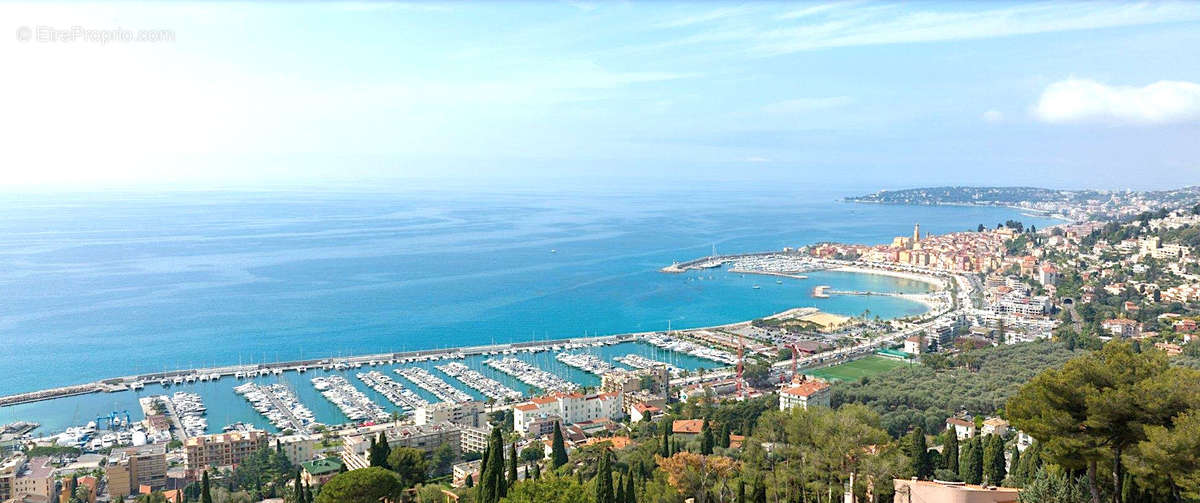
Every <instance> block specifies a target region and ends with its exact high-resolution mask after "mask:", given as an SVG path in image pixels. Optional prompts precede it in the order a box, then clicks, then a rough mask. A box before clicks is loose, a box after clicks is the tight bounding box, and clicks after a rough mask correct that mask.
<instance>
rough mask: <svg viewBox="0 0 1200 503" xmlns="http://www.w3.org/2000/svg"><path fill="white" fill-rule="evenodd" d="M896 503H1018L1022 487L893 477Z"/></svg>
mask: <svg viewBox="0 0 1200 503" xmlns="http://www.w3.org/2000/svg"><path fill="white" fill-rule="evenodd" d="M892 484H893V486H894V487H895V490H896V495H895V496H894V497H893V501H894V502H895V503H1016V501H1017V499H1018V495H1019V494H1020V493H1021V490H1020V489H1017V488H1012V487H983V486H977V485H970V484H963V483H961V482H939V481H935V480H916V477H913V478H912V479H893V480H892Z"/></svg>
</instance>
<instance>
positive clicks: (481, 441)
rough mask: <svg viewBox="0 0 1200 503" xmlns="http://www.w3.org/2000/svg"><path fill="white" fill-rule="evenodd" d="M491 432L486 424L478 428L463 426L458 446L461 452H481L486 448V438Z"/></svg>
mask: <svg viewBox="0 0 1200 503" xmlns="http://www.w3.org/2000/svg"><path fill="white" fill-rule="evenodd" d="M491 432H492V430H491V429H490V428H489V427H488V425H487V424H484V425H483V426H480V427H478V428H472V427H470V426H463V427H462V433H461V438H460V439H459V445H460V446H461V450H462V452H483V450H484V449H485V448H487V443H488V437H489V436H490V435H491Z"/></svg>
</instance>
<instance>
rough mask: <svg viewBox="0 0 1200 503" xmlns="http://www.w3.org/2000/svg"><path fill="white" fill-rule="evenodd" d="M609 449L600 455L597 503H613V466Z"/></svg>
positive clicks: (597, 473)
mask: <svg viewBox="0 0 1200 503" xmlns="http://www.w3.org/2000/svg"><path fill="white" fill-rule="evenodd" d="M608 457H609V452H608V450H607V449H605V450H604V452H603V453H601V454H600V467H599V468H598V469H597V470H596V498H595V501H596V503H613V481H612V464H611V462H610V461H609V460H608Z"/></svg>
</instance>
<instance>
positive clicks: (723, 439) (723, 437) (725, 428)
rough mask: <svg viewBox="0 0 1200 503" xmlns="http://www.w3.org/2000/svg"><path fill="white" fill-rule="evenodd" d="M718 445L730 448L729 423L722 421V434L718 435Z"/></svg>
mask: <svg viewBox="0 0 1200 503" xmlns="http://www.w3.org/2000/svg"><path fill="white" fill-rule="evenodd" d="M717 445H719V446H721V447H724V448H726V449H728V448H729V423H727V422H726V423H721V434H720V435H717Z"/></svg>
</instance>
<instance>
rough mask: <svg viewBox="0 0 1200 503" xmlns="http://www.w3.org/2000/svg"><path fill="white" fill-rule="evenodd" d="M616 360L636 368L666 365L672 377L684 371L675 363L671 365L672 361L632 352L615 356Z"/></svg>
mask: <svg viewBox="0 0 1200 503" xmlns="http://www.w3.org/2000/svg"><path fill="white" fill-rule="evenodd" d="M614 360H616V361H618V362H620V363H624V364H625V365H629V366H630V367H633V368H635V369H648V368H654V367H660V366H661V367H666V368H667V372H669V373H670V374H671V377H679V375H680V374H682V373H683V369H681V368H679V367H676V366H674V365H671V364H670V363H666V362H660V361H658V360H651V359H649V358H646V357H645V356H642V355H636V354H632V353H631V354H627V355H625V356H618V357H616V358H614Z"/></svg>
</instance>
